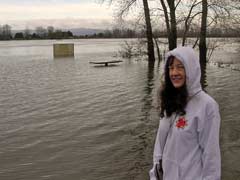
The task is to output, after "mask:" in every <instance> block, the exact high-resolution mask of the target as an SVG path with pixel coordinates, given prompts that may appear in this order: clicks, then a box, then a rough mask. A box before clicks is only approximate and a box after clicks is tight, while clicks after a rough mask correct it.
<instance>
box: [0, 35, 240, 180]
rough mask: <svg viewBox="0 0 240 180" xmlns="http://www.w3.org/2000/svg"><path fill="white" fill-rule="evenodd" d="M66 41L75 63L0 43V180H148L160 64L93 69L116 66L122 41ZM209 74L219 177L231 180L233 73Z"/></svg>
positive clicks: (235, 116)
mask: <svg viewBox="0 0 240 180" xmlns="http://www.w3.org/2000/svg"><path fill="white" fill-rule="evenodd" d="M71 41H73V42H74V43H75V52H76V54H75V58H74V59H57V60H53V57H52V51H51V50H52V49H51V48H52V46H51V45H52V44H53V42H55V41H17V42H14V41H11V42H4V43H2V42H0V84H1V85H0V86H1V88H0V123H1V126H0V161H1V164H0V179H4V180H14V179H17V180H20V179H23V180H32V179H35V180H41V179H51V180H52V179H53V180H54V179H56V180H61V179H63V180H65V179H68V180H75V179H83V180H98V179H104V180H112V179H114V180H118V179H119V180H120V179H124V180H126V179H129V180H130V179H131V180H132V179H136V180H145V179H148V170H149V169H150V167H151V163H152V151H153V143H154V138H155V136H156V134H155V133H156V130H157V127H158V112H157V110H156V109H155V108H154V101H155V98H156V94H157V90H158V87H159V85H160V77H161V70H162V64H160V66H157V65H156V67H155V68H154V67H153V66H148V64H147V62H145V61H133V60H129V61H128V60H126V61H124V62H123V63H121V64H119V65H117V66H112V67H101V68H99V67H94V66H92V65H91V64H89V61H93V60H95V61H100V60H108V59H114V58H115V59H117V58H116V57H113V56H114V54H115V51H116V50H117V49H118V47H119V41H120V40H104V41H103V40H71ZM103 46H104V48H102V47H103ZM156 64H157V63H156ZM206 73H207V82H208V86H207V87H206V90H207V91H208V93H209V94H210V95H212V96H213V97H214V98H215V99H216V100H217V101H218V103H219V105H220V110H221V116H222V127H221V149H222V171H223V178H222V179H223V180H229V179H237V178H238V177H239V170H238V167H239V165H240V164H239V162H240V159H239V158H240V156H239V152H240V147H239V144H240V131H239V129H240V128H239V126H240V123H239V111H238V109H239V106H240V104H239V102H240V99H239V98H240V94H239V93H240V89H239V83H240V78H239V77H240V76H239V72H237V71H231V70H230V69H221V68H217V67H215V66H209V65H208V67H207V70H206Z"/></svg>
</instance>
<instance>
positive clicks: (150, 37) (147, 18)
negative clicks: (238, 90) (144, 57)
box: [143, 0, 155, 63]
mask: <svg viewBox="0 0 240 180" xmlns="http://www.w3.org/2000/svg"><path fill="white" fill-rule="evenodd" d="M143 7H144V14H145V21H146V36H147V43H148V60H149V62H152V63H154V61H155V56H154V44H153V33H152V25H151V19H150V12H149V7H148V1H147V0H143Z"/></svg>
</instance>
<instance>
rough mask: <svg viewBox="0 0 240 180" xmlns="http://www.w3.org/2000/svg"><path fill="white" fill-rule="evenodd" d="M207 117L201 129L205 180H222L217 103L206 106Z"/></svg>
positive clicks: (200, 141) (200, 139)
mask: <svg viewBox="0 0 240 180" xmlns="http://www.w3.org/2000/svg"><path fill="white" fill-rule="evenodd" d="M205 114H206V116H205V117H204V120H203V121H202V124H201V125H200V129H199V143H200V146H201V148H202V150H203V156H202V163H203V180H220V178H221V153H220V147H219V129H220V114H219V108H218V105H217V103H215V102H214V103H212V104H209V105H207V106H206V113H205Z"/></svg>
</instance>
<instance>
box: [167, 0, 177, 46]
mask: <svg viewBox="0 0 240 180" xmlns="http://www.w3.org/2000/svg"><path fill="white" fill-rule="evenodd" d="M167 2H168V6H169V9H170V24H171V28H170V39H169V50H172V49H174V48H176V47H177V22H176V15H175V3H174V2H175V1H174V0H168V1H167Z"/></svg>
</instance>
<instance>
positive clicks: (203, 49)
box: [102, 0, 240, 66]
mask: <svg viewBox="0 0 240 180" xmlns="http://www.w3.org/2000/svg"><path fill="white" fill-rule="evenodd" d="M102 2H104V3H106V2H107V3H109V4H111V5H113V6H115V7H116V8H115V9H116V10H115V16H116V19H117V20H118V22H121V23H122V22H124V20H125V19H128V18H132V19H133V18H134V19H135V25H134V26H135V27H136V28H139V26H140V27H143V28H144V29H145V32H146V37H147V45H148V59H149V63H154V61H155V58H154V43H153V40H152V39H153V38H154V36H153V29H160V31H166V32H167V39H168V48H169V50H171V49H174V48H175V47H177V45H178V44H179V42H178V41H177V40H178V35H179V34H178V29H181V30H182V32H183V33H182V34H181V38H182V42H181V45H182V46H184V45H186V44H187V38H188V33H189V31H190V30H191V29H192V27H194V28H195V29H198V30H199V31H198V32H197V36H196V41H195V42H193V43H192V46H193V47H198V48H199V58H200V62H201V66H204V64H206V61H207V40H206V37H207V31H208V29H213V28H214V27H216V28H219V27H220V28H223V29H224V28H225V29H231V30H232V31H236V32H240V0H151V1H150V0H102ZM121 23H118V24H121ZM188 45H190V44H188Z"/></svg>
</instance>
